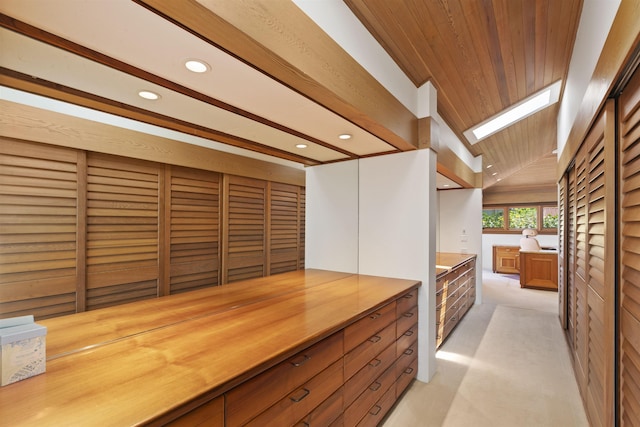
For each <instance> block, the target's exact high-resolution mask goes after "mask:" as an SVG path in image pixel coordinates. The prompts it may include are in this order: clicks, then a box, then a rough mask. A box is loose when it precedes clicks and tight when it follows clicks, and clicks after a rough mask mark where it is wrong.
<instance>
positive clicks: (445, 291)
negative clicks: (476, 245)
mask: <svg viewBox="0 0 640 427" xmlns="http://www.w3.org/2000/svg"><path fill="white" fill-rule="evenodd" d="M443 255H445V258H448V259H450V260H454V262H452V264H454V265H453V266H452V267H447V269H446V270H445V271H443V272H442V273H441V274H439V275H438V276H437V277H436V322H435V323H436V347H440V345H441V344H442V343H443V342H444V340H445V339H446V338H447V337H448V336H449V334H450V333H451V331H452V330H453V329H454V328H455V327H456V325H457V324H458V322H459V321H460V319H462V317H463V316H464V315H465V314H466V313H467V311H468V310H469V308H470V307H471V306H472V305H473V304H474V302H475V295H476V291H475V287H476V256H475V255H463V254H443ZM456 255H457V257H456ZM455 261H457V262H455Z"/></svg>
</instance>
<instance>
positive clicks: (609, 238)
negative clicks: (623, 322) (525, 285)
mask: <svg viewBox="0 0 640 427" xmlns="http://www.w3.org/2000/svg"><path fill="white" fill-rule="evenodd" d="M615 170H616V167H615V109H614V103H613V101H608V102H607V104H606V105H605V107H604V109H603V110H602V112H601V113H600V114H599V116H598V117H597V119H596V121H595V122H594V124H593V126H592V128H591V130H590V131H589V133H588V134H587V136H586V138H585V140H584V141H583V143H582V145H581V146H580V148H579V150H578V152H577V154H576V157H575V163H574V166H573V167H572V168H571V169H570V170H569V172H568V176H567V193H568V201H567V215H566V218H567V222H568V224H567V227H566V230H567V231H566V232H567V255H566V264H565V265H566V267H567V286H566V292H567V296H566V297H567V306H566V307H567V320H568V325H567V334H568V340H569V343H570V348H571V351H572V355H573V361H574V370H575V373H576V379H577V381H578V386H579V388H580V393H581V395H582V398H583V401H584V404H585V408H586V411H587V415H588V417H589V421H590V424H591V425H592V426H612V425H613V422H614V417H615V414H614V410H613V407H614V395H615V393H614V376H615V366H614V365H615V363H614V361H615V336H614V330H615V326H614V323H615V301H616V286H615V270H614V259H615V256H614V251H613V248H614V247H615V233H616V222H615V214H616V212H615V185H616V182H615V177H616V173H615ZM561 191H562V190H561ZM572 217H573V218H574V221H575V222H574V223H573V224H572V222H571V218H572ZM573 227H575V229H574V230H573V229H572V228H573ZM561 298H562V296H561Z"/></svg>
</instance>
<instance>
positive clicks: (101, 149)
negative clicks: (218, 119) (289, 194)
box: [0, 101, 305, 185]
mask: <svg viewBox="0 0 640 427" xmlns="http://www.w3.org/2000/svg"><path fill="white" fill-rule="evenodd" d="M0 136H4V137H8V138H16V139H24V140H27V141H34V142H42V143H45V144H52V145H58V146H62V147H68V148H76V149H79V150H88V151H94V152H97V153H105V154H113V155H119V156H124V157H129V158H135V159H141V160H148V161H153V162H158V163H165V164H171V165H177V166H184V167H192V168H196V169H202V170H209V171H215V172H221V173H230V174H235V175H240V176H248V177H252V178H258V179H266V180H269V181H276V182H283V183H286V184H293V185H304V179H305V173H304V170H301V169H294V168H291V167H287V166H282V165H278V164H275V163H270V162H265V161H261V160H255V159H250V158H247V157H241V156H237V155H234V154H230V153H224V152H220V151H215V150H212V149H209V148H204V147H199V146H195V145H192V144H187V143H183V142H179V141H174V140H170V139H166V138H161V137H157V136H153V135H148V134H144V133H141V132H135V131H132V130H128V129H123V128H116V127H113V126H109V125H105V124H101V123H97V122H92V121H89V120H85V119H80V118H76V117H71V116H67V115H64V114H60V113H56V112H52V111H48V110H42V109H39V108H34V107H29V106H26V105H20V104H16V103H13V102H9V101H0Z"/></svg>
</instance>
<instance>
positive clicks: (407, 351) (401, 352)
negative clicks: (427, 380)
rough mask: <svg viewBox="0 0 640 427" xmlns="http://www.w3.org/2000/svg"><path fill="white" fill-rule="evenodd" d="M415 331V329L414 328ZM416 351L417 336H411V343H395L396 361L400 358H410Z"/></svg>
mask: <svg viewBox="0 0 640 427" xmlns="http://www.w3.org/2000/svg"><path fill="white" fill-rule="evenodd" d="M416 330H417V327H416ZM416 351H418V334H415V335H413V341H408V340H407V341H405V342H400V341H398V342H397V343H396V359H400V358H401V357H404V356H405V355H406V356H410V355H412V354H415V353H416Z"/></svg>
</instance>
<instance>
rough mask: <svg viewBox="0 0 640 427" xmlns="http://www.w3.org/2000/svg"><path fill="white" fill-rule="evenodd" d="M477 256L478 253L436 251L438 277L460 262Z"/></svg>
mask: <svg viewBox="0 0 640 427" xmlns="http://www.w3.org/2000/svg"><path fill="white" fill-rule="evenodd" d="M475 257H476V254H461V253H452V252H436V277H440V276H442V275H443V274H446V273H448V272H449V271H451V270H453V269H454V268H456V267H457V266H459V265H460V264H462V263H464V262H466V261H468V260H470V259H472V258H475Z"/></svg>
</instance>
